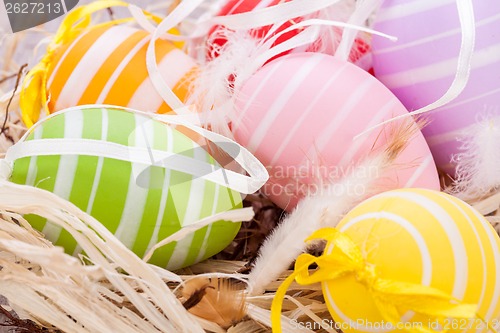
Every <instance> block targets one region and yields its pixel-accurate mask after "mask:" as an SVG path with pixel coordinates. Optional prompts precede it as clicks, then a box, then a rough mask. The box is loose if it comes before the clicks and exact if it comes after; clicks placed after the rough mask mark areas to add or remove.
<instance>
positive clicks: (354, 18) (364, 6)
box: [335, 0, 383, 61]
mask: <svg viewBox="0 0 500 333" xmlns="http://www.w3.org/2000/svg"><path fill="white" fill-rule="evenodd" d="M382 2H383V0H358V1H356V9H355V10H354V12H353V14H352V15H351V17H349V21H348V22H347V23H349V24H351V25H355V26H356V25H360V24H363V23H364V22H366V20H367V19H368V18H369V17H370V15H371V14H372V13H373V12H375V10H376V9H377V8H379V7H380V5H381V4H382ZM346 28H347V29H344V31H343V32H342V39H341V40H340V44H339V46H338V48H337V51H336V52H335V56H336V57H339V58H340V59H342V60H345V61H347V59H349V55H350V53H351V49H352V45H353V43H354V41H355V38H356V35H357V34H358V31H362V30H361V29H352V28H351V27H349V26H346ZM371 33H372V34H373V32H371Z"/></svg>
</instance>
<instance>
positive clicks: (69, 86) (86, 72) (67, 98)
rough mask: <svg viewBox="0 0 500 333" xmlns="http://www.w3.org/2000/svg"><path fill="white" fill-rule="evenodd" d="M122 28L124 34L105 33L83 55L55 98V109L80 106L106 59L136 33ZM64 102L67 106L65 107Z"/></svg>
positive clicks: (111, 31)
mask: <svg viewBox="0 0 500 333" xmlns="http://www.w3.org/2000/svg"><path fill="white" fill-rule="evenodd" d="M120 28H121V30H122V31H123V33H122V34H116V33H114V31H113V30H107V31H105V32H104V33H103V34H102V36H100V38H99V39H97V40H96V41H95V42H94V43H93V44H92V46H91V47H90V48H89V49H88V51H87V52H86V53H85V54H84V55H83V57H82V58H81V60H80V61H79V62H78V64H77V65H76V66H75V67H74V69H73V70H72V71H71V74H70V75H69V76H67V79H66V82H65V84H64V86H63V88H62V90H61V93H60V95H59V96H55V99H56V101H57V102H56V104H55V109H57V110H60V109H63V108H64V107H67V106H74V105H78V102H79V101H80V99H81V98H82V96H83V95H84V93H85V90H86V89H87V87H89V86H90V85H91V84H92V80H93V79H94V77H95V76H96V74H97V73H98V72H99V70H100V69H101V67H102V65H103V64H104V63H105V61H106V59H108V58H109V57H110V56H111V55H112V54H113V52H114V50H115V49H116V48H118V47H119V46H120V45H121V44H122V43H123V42H126V40H127V39H128V38H129V36H130V35H132V34H134V33H135V32H136V31H135V30H134V29H132V28H129V27H120ZM65 77H66V76H65ZM61 79H63V78H61ZM51 90H52V89H51ZM62 101H64V104H65V105H63V102H62Z"/></svg>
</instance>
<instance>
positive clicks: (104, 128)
mask: <svg viewBox="0 0 500 333" xmlns="http://www.w3.org/2000/svg"><path fill="white" fill-rule="evenodd" d="M100 115H101V138H100V139H101V140H103V141H107V140H108V126H109V120H108V112H107V111H106V110H104V109H100ZM96 125H97V123H96ZM103 163H104V158H103V157H98V160H97V168H96V173H95V177H94V181H93V183H92V190H91V192H90V197H89V201H88V204H87V207H86V209H85V212H86V213H87V214H90V213H91V212H92V207H93V206H94V201H95V196H96V194H97V189H98V186H99V183H100V181H101V175H102V168H103Z"/></svg>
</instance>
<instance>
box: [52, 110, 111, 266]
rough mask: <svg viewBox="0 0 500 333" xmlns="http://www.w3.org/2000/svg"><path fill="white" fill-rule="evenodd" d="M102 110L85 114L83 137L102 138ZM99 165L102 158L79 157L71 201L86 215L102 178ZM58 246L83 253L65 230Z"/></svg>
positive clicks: (67, 250)
mask: <svg viewBox="0 0 500 333" xmlns="http://www.w3.org/2000/svg"><path fill="white" fill-rule="evenodd" d="M102 114H103V113H102V112H101V111H100V110H96V111H92V112H83V118H84V120H83V133H82V137H84V138H89V139H94V140H99V139H101V138H102V127H103V126H102V123H103V116H102ZM99 164H101V167H102V158H99V157H95V156H79V157H78V167H77V169H76V176H75V179H74V180H73V188H72V190H71V194H70V198H69V201H70V202H72V203H74V204H75V205H76V206H77V207H79V208H80V209H81V210H83V211H84V212H86V213H90V209H89V208H88V207H89V205H90V206H92V205H91V202H92V201H91V194H92V190H93V186H94V183H95V182H96V179H97V182H98V177H99V176H100V169H99V167H98V166H99ZM57 243H58V244H61V245H62V244H64V248H65V250H66V252H68V253H73V255H75V256H76V255H78V254H79V253H81V251H82V250H81V248H80V246H78V244H77V242H76V241H75V240H74V239H73V236H71V235H70V234H69V233H68V232H66V231H65V230H63V231H62V232H61V235H60V236H59V239H58V240H57Z"/></svg>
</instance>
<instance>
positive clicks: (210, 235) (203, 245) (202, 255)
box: [195, 185, 220, 262]
mask: <svg viewBox="0 0 500 333" xmlns="http://www.w3.org/2000/svg"><path fill="white" fill-rule="evenodd" d="M219 193H220V186H219V185H215V186H214V193H213V202H212V209H211V211H210V212H209V214H207V215H206V216H211V215H214V214H215V213H216V212H217V206H218V204H219V202H218V201H219ZM212 226H213V224H210V225H209V226H208V228H207V231H206V233H205V238H204V239H203V242H202V243H201V246H200V249H199V251H198V256H197V257H196V259H195V261H196V262H199V261H201V260H203V259H204V258H205V254H206V253H207V249H208V247H209V242H208V241H209V239H210V238H216V237H217V235H215V234H213V233H212V232H213V230H212V229H213V228H212ZM208 252H210V251H208Z"/></svg>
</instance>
